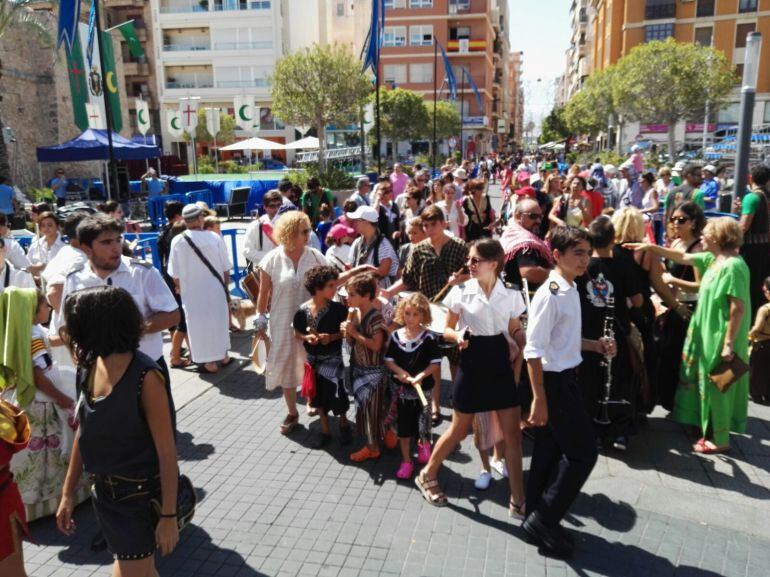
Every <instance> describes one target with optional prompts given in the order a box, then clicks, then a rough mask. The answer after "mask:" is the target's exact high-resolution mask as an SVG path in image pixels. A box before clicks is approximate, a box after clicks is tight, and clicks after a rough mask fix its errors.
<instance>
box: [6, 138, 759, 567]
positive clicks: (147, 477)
mask: <svg viewBox="0 0 770 577" xmlns="http://www.w3.org/2000/svg"><path fill="white" fill-rule="evenodd" d="M719 178H720V170H719V169H717V168H716V167H714V166H706V167H704V168H702V169H699V168H698V167H696V166H694V165H679V164H678V165H675V166H673V167H671V168H666V167H663V168H661V169H660V170H657V171H653V170H646V169H645V165H644V157H643V155H642V153H641V151H639V150H636V149H635V150H633V151H632V154H631V156H630V158H629V159H628V161H627V162H625V163H624V164H622V165H621V166H620V167H618V168H617V169H615V167H613V166H611V165H601V164H600V163H598V162H597V163H594V164H593V165H589V166H578V165H575V166H572V167H568V168H567V169H566V170H563V167H562V170H560V165H559V163H558V162H557V161H556V160H555V159H535V158H531V157H526V156H521V155H519V156H516V157H511V158H506V159H503V158H499V157H496V156H493V157H490V158H482V159H480V160H478V161H470V160H466V161H463V162H462V163H458V164H455V163H453V162H451V161H449V162H448V163H447V164H446V165H445V166H443V167H442V168H441V169H440V171H438V173H437V174H433V175H432V174H431V172H430V171H429V170H426V169H423V168H421V167H419V166H416V167H414V170H408V169H406V168H405V167H402V166H400V165H398V164H396V165H394V167H393V170H392V171H391V172H390V173H389V174H387V175H383V176H381V177H379V178H377V179H376V181H375V182H372V181H371V180H370V179H369V178H368V177H361V178H360V179H359V180H358V181H357V183H356V187H355V190H354V191H353V192H352V194H350V195H349V196H348V197H347V198H345V199H342V198H338V197H337V198H336V197H335V196H334V195H333V194H332V193H331V191H329V190H327V189H325V188H323V187H322V186H321V182H320V181H319V180H318V179H317V178H311V179H310V180H309V181H308V183H307V189H306V190H305V191H304V192H303V191H302V190H301V189H299V190H298V187H297V186H296V185H295V184H292V183H291V182H289V181H288V180H284V181H281V182H280V183H279V185H278V188H277V189H276V190H271V191H269V192H267V193H266V194H265V195H264V197H263V199H262V205H261V210H260V215H259V216H258V217H256V218H255V219H254V220H253V221H252V222H251V223H250V224H249V226H248V229H247V231H246V235H245V245H244V254H243V255H244V256H245V258H246V261H247V262H248V265H249V270H250V275H249V277H248V278H249V279H250V280H251V281H252V282H253V286H254V287H256V288H254V290H253V298H254V303H253V305H254V308H255V312H256V319H255V321H254V329H255V339H256V340H258V341H259V340H262V341H265V342H268V343H269V345H270V346H269V350H268V353H267V359H266V361H265V372H264V377H265V387H266V388H267V389H268V390H276V389H280V390H281V392H282V395H283V402H284V403H285V406H286V416H285V418H284V420H283V421H282V422H281V423H280V425H279V431H280V433H281V434H284V435H290V434H291V433H292V431H293V430H294V429H295V428H296V426H297V424H298V423H299V421H300V412H299V406H298V405H299V402H298V395H299V394H301V395H302V396H303V397H304V398H305V399H306V404H307V415H308V418H315V417H317V418H318V420H319V425H320V426H319V427H318V431H317V434H316V436H315V439H314V441H313V445H314V447H315V448H317V449H318V450H323V449H325V448H326V447H328V446H329V445H330V443H332V442H333V439H334V436H333V431H336V434H337V435H338V437H339V443H340V444H342V445H343V446H351V452H350V455H349V457H350V460H351V462H364V461H367V460H371V459H377V458H379V457H380V455H381V454H382V452H383V451H385V450H396V449H397V450H398V451H399V452H400V455H401V460H400V463H399V466H398V468H397V470H395V471H394V476H395V478H397V479H399V480H403V481H406V480H413V482H414V483H415V484H416V486H417V488H418V489H419V491H420V492H421V494H422V495H423V497H424V498H425V500H426V502H427V503H429V504H431V505H434V506H444V505H446V504H447V497H446V496H445V495H444V493H443V491H442V489H441V486H440V484H439V472H440V470H441V465H442V464H443V462H444V460H445V459H446V458H447V457H448V456H449V455H450V454H451V453H452V451H454V450H455V449H456V447H457V446H458V444H459V443H460V442H461V441H462V440H463V439H464V438H465V437H466V436H467V435H468V433H469V431H471V430H472V431H473V438H474V444H475V447H476V449H477V450H478V452H479V456H480V461H481V464H482V470H481V471H480V473H479V475H478V478H477V479H476V481H475V486H476V488H477V489H479V490H484V489H487V488H488V487H489V486H490V483H491V481H492V479H493V472H496V474H498V475H499V476H502V477H505V478H507V479H508V483H509V488H510V502H509V504H508V508H509V514H510V516H511V517H514V518H517V519H521V520H522V522H523V528H524V529H525V531H526V532H527V533H528V534H529V535H530V536H531V537H532V538H533V539H534V540H535V541H536V542H538V543H539V544H540V545H541V547H543V549H544V550H545V552H547V553H548V554H553V555H557V556H560V557H568V556H570V555H571V553H572V550H573V543H572V537H571V536H570V534H569V533H568V532H566V531H565V530H564V529H563V528H562V526H561V520H562V519H563V517H564V515H565V514H566V512H567V511H568V509H569V507H570V505H571V503H572V502H573V501H574V499H575V498H576V497H577V495H578V493H579V491H580V489H581V487H582V485H583V484H584V482H585V481H586V480H587V478H588V477H589V475H590V473H591V470H592V468H593V466H594V464H595V462H596V459H597V455H598V450H599V449H600V448H603V449H606V450H616V451H626V450H633V442H632V439H633V436H634V435H635V434H637V433H638V431H639V427H640V425H641V424H642V423H643V422H644V419H645V418H646V415H648V414H649V413H650V412H651V411H652V410H653V408H654V407H655V406H657V405H661V406H662V407H664V408H665V409H667V410H669V411H670V416H671V418H672V419H674V420H675V421H677V422H680V423H683V424H685V425H687V426H688V427H691V428H692V429H693V431H694V432H695V436H694V440H695V439H697V440H695V441H694V443H693V451H694V452H696V453H701V454H713V453H721V452H726V451H728V450H729V449H730V436H729V435H730V433H731V432H736V433H742V432H744V431H745V428H746V419H747V413H748V402H749V397H750V396H751V398H752V399H753V400H754V401H755V402H758V403H767V402H770V381H769V379H768V377H767V375H768V372H767V368H768V367H770V348H768V346H767V343H768V342H770V304H769V303H768V301H770V279H768V278H766V277H767V273H768V270H767V267H768V256H770V239H769V238H768V235H769V233H770V230H769V229H768V205H767V194H768V183H770V168H768V167H767V166H764V165H758V166H755V167H753V168H752V170H751V179H750V180H751V184H750V190H748V191H746V194H745V195H743V196H740V195H738V196H739V197H740V198H738V199H737V200H736V202H735V203H734V205H733V206H732V207H731V208H732V209H733V210H734V211H735V212H736V213H737V214H736V216H735V217H732V216H724V215H719V214H715V213H714V212H713V211H714V210H715V209H716V208H717V207H719V206H720V204H721V203H720V188H724V186H725V184H726V183H725V182H723V181H721V182H720V180H719ZM497 180H499V181H500V183H501V189H502V191H503V203H502V207H501V209H500V210H499V211H496V210H495V209H494V208H493V206H492V199H491V198H490V196H489V185H490V184H491V183H492V182H495V181H497ZM157 193H158V194H161V193H162V191H161V190H160V189H158V191H157ZM337 205H339V208H337ZM101 209H102V210H101V211H100V212H98V213H96V214H86V213H83V212H75V213H73V214H70V215H69V216H67V217H66V219H65V220H64V221H63V222H61V223H60V222H59V219H58V217H57V216H56V214H55V212H53V211H51V210H50V207H45V206H36V207H35V208H34V209H33V210H32V211H31V213H30V219H31V221H32V223H33V225H34V230H35V238H34V240H33V242H32V244H31V246H30V247H29V249H28V250H27V251H25V250H23V249H22V248H21V247H20V246H19V245H18V243H17V242H16V241H15V240H13V239H12V238H11V237H10V236H9V231H8V222H7V220H5V218H4V216H5V215H3V214H0V281H2V282H3V285H2V287H0V320H2V323H3V331H2V338H3V339H4V341H5V344H6V347H5V350H4V353H3V358H2V359H0V361H1V362H2V364H3V366H4V371H3V372H2V376H0V390H2V391H3V398H4V399H5V400H4V401H3V403H2V404H1V405H0V439H2V442H1V443H0V448H1V449H2V452H0V487H6V489H4V490H3V493H2V495H0V513H1V514H2V515H1V516H0V537H1V538H0V568H3V569H4V568H5V567H8V568H9V569H8V571H9V572H8V573H6V572H5V569H4V570H3V572H2V574H3V575H6V574H8V575H14V576H15V575H23V563H22V561H21V549H20V541H19V539H20V536H21V535H22V534H24V533H25V532H26V531H27V528H26V523H25V521H24V519H26V520H28V521H29V520H33V519H36V518H39V517H42V516H45V515H51V514H54V513H56V515H57V523H58V525H59V528H60V529H61V530H62V531H63V532H65V533H67V534H71V533H72V531H74V529H75V527H74V524H73V522H72V511H73V508H74V507H75V506H76V505H77V504H78V503H80V502H82V501H84V500H85V499H87V498H88V496H89V495H90V496H91V497H92V499H93V501H94V505H95V509H96V513H97V517H98V519H99V525H100V535H97V537H96V538H95V539H94V546H99V544H100V543H101V544H102V546H106V547H108V548H109V550H110V551H111V552H112V554H113V555H114V556H115V563H116V571H118V573H116V574H127V575H128V574H131V575H133V574H136V575H152V574H153V573H152V571H153V570H154V569H153V556H154V554H155V551H156V548H158V547H159V548H160V550H161V551H162V552H163V553H167V552H169V551H170V550H171V549H173V547H174V544H175V543H176V541H177V539H178V525H177V524H176V523H175V522H172V521H174V520H175V519H174V518H175V517H176V516H177V511H176V507H175V503H176V498H177V476H178V468H177V464H176V450H175V446H174V438H175V431H176V415H175V408H174V402H173V395H172V391H171V386H170V382H171V381H170V377H171V375H170V371H169V366H170V367H171V368H174V369H185V368H191V369H192V368H194V369H197V370H198V371H200V372H203V373H215V372H218V371H220V370H221V368H222V367H224V366H227V365H229V364H230V363H231V362H232V357H231V356H230V353H229V349H230V336H229V334H230V330H232V328H233V327H232V325H231V323H232V321H231V316H232V315H233V311H234V303H233V302H231V298H230V290H229V283H230V279H229V271H230V270H231V267H232V265H231V262H230V258H229V255H228V253H227V249H226V247H225V244H224V241H223V239H222V236H221V230H220V222H219V220H218V219H217V218H216V216H215V215H213V214H212V211H210V210H209V209H208V207H206V206H205V205H203V206H202V205H201V204H200V203H199V204H188V205H182V204H181V203H179V202H175V201H171V202H168V203H167V204H166V206H165V209H164V210H165V214H166V218H167V221H168V224H167V225H166V226H165V227H164V228H163V230H161V231H160V232H159V236H158V254H159V257H160V268H159V269H156V268H154V267H153V266H152V264H151V263H149V262H147V261H145V260H142V259H137V258H132V254H133V249H134V247H132V246H131V245H129V244H127V243H126V242H125V240H124V233H125V224H124V223H123V222H122V221H121V212H120V211H121V207H120V205H119V204H117V203H107V204H105V205H104V206H103V207H101ZM65 238H66V239H67V240H66V241H65ZM235 306H236V307H237V303H235ZM9 311H13V314H10V313H9ZM107 318H110V319H111V322H105V319H107ZM753 318H755V319H756V320H755V322H754V323H753V326H752V319H753ZM164 331H169V332H170V334H171V350H170V355H169V358H168V362H167V360H166V358H164V354H163V337H162V334H163V332H164ZM749 348H751V354H750V355H749ZM443 358H446V359H447V362H448V367H449V370H450V373H451V378H452V382H451V386H450V390H449V391H444V392H443V394H442V382H441V381H442V379H441V364H442V360H443ZM749 362H750V365H749V364H748V363H749ZM749 366H750V368H749ZM747 370H748V372H746V371H747ZM725 375H728V376H727V377H725ZM137 399H139V402H138V403H137ZM351 401H352V403H351ZM442 402H443V403H444V405H443V406H444V407H446V405H447V403H449V406H451V409H452V413H451V422H450V424H449V426H448V427H447V428H446V429H445V430H444V431H443V432H442V434H441V435H440V436H439V437H438V439H435V438H434V434H433V429H434V428H435V427H437V426H438V425H439V424H440V423H441V421H442V419H444V418H446V414H442ZM351 406H353V407H354V408H355V422H354V423H352V422H351V420H349V419H348V416H349V413H350V409H351ZM19 409H21V410H19ZM333 419H334V421H333ZM114 422H121V423H122V424H123V425H122V426H121V428H120V430H116V429H115V428H114V427H113V426H111V423H114ZM333 425H335V426H334V427H333ZM354 426H355V429H356V430H355V433H354V430H353V427H354ZM522 431H527V432H528V434H531V436H532V438H533V440H534V445H533V453H532V462H531V467H530V471H529V476H528V480H527V483H526V486H525V483H524V475H523V471H522ZM354 443H355V446H353V445H354ZM84 471H85V472H86V474H85V475H84V474H83V472H84ZM11 474H13V477H12V476H11ZM8 487H12V489H8ZM17 488H18V489H17ZM151 500H155V501H156V502H157V507H156V509H152V508H151V507H149V506H148V503H149V501H151ZM153 510H154V511H155V513H153V512H152V511H153ZM6 512H9V515H6V514H5V513H6ZM3 554H5V557H3ZM4 559H5V560H4ZM3 563H5V565H3ZM14 571H15V572H14Z"/></svg>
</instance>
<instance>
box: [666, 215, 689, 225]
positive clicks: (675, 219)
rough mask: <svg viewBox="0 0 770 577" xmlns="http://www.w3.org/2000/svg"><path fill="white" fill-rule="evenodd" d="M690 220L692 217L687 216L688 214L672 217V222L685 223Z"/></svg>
mask: <svg viewBox="0 0 770 577" xmlns="http://www.w3.org/2000/svg"><path fill="white" fill-rule="evenodd" d="M688 220H690V219H689V218H687V217H686V216H672V217H671V223H672V224H684V223H686V222H687V221H688Z"/></svg>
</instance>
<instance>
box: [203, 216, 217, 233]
mask: <svg viewBox="0 0 770 577" xmlns="http://www.w3.org/2000/svg"><path fill="white" fill-rule="evenodd" d="M218 226H220V227H221V226H222V221H221V220H219V218H218V217H216V216H207V217H206V218H204V219H203V230H213V229H215V228H217V227H218Z"/></svg>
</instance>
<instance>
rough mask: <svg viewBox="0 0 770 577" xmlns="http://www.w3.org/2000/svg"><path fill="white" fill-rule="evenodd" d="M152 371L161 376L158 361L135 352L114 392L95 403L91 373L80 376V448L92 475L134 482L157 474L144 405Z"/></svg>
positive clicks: (86, 467)
mask: <svg viewBox="0 0 770 577" xmlns="http://www.w3.org/2000/svg"><path fill="white" fill-rule="evenodd" d="M151 370H155V371H158V373H159V374H162V373H161V370H160V368H158V365H156V364H155V361H153V360H152V359H151V358H150V357H148V356H147V355H145V354H144V353H141V352H139V351H136V353H134V358H133V359H132V360H131V362H130V363H129V365H128V368H127V369H126V372H125V373H124V374H123V376H122V377H121V378H120V381H118V383H117V384H116V385H115V386H114V387H113V389H112V392H111V393H110V394H109V395H107V396H106V397H103V398H99V399H96V400H93V401H92V400H91V397H90V393H89V391H88V386H87V383H88V378H89V374H90V371H80V372H79V379H78V380H79V382H78V390H79V391H80V400H79V401H78V407H79V408H78V419H79V420H80V438H79V441H78V445H79V448H80V454H81V456H82V457H83V465H84V468H85V470H86V471H88V472H89V473H92V474H96V475H122V476H125V477H131V478H144V477H150V476H154V475H156V474H158V471H159V468H160V467H159V463H158V453H157V452H156V450H155V443H154V442H153V440H152V435H151V434H150V427H149V425H148V424H147V420H146V418H145V416H144V411H143V410H142V405H141V402H142V399H141V394H142V381H143V380H144V376H145V374H147V372H148V371H151ZM169 409H170V407H169Z"/></svg>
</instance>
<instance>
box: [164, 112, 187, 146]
mask: <svg viewBox="0 0 770 577" xmlns="http://www.w3.org/2000/svg"><path fill="white" fill-rule="evenodd" d="M166 130H167V131H168V133H169V134H170V135H171V137H172V138H176V139H180V138H182V134H184V129H183V128H182V115H181V113H180V111H179V109H178V108H167V109H166Z"/></svg>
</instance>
